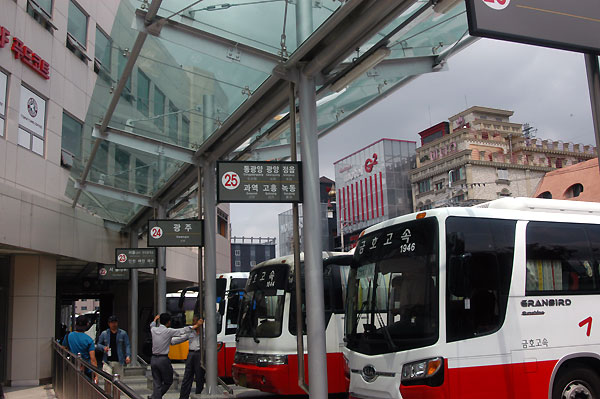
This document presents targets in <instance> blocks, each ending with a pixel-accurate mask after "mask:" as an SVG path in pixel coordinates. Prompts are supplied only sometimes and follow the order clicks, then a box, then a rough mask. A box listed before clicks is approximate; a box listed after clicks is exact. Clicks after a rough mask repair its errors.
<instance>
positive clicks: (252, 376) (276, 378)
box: [232, 363, 298, 395]
mask: <svg viewBox="0 0 600 399" xmlns="http://www.w3.org/2000/svg"><path fill="white" fill-rule="evenodd" d="M288 370H289V367H288V366H287V365H282V366H269V367H258V366H254V365H251V364H238V363H234V364H233V373H232V374H233V380H234V381H235V383H236V384H237V385H239V386H242V387H246V388H254V389H258V390H261V391H263V392H271V393H275V394H279V395H290V394H295V393H297V392H295V390H293V389H292V384H291V383H290V381H289V375H288ZM294 386H295V387H296V388H298V387H297V383H296V382H295V381H294Z"/></svg>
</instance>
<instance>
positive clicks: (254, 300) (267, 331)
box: [233, 252, 352, 395]
mask: <svg viewBox="0 0 600 399" xmlns="http://www.w3.org/2000/svg"><path fill="white" fill-rule="evenodd" d="M301 259H303V257H301ZM351 261H352V255H348V254H344V253H342V252H337V253H328V252H323V283H324V298H325V321H326V348H327V381H328V386H329V392H330V393H339V392H347V390H348V385H347V379H346V378H345V377H344V371H343V365H344V362H343V355H342V348H343V346H344V342H343V337H344V322H343V316H344V298H345V283H346V281H347V275H348V271H349V268H350V267H349V264H350V262H351ZM302 265H303V264H302ZM294 266H295V265H294V257H293V256H286V257H280V258H276V259H272V260H268V261H266V262H263V263H260V264H258V265H256V266H255V267H254V268H253V269H252V270H251V271H250V277H249V278H248V283H247V285H246V293H245V294H244V299H243V302H242V309H241V314H240V322H239V328H238V332H237V339H238V344H237V349H238V350H237V352H236V354H235V363H234V365H233V379H234V381H235V383H236V384H238V385H241V386H245V387H248V388H255V389H259V390H261V391H264V392H272V393H276V394H279V395H299V394H304V391H303V390H302V389H301V388H300V387H299V386H298V356H297V347H296V344H297V336H296V333H297V323H296V288H295V278H294ZM302 269H303V266H301V270H302ZM303 274H304V273H303V270H302V275H303ZM302 280H304V278H302ZM302 285H304V284H302ZM303 291H304V288H303ZM302 298H303V301H302V309H303V313H304V309H305V307H306V305H305V303H306V301H305V299H304V298H305V296H304V292H303V293H302ZM302 330H303V334H304V348H306V326H303V328H302ZM305 350H306V349H305ZM304 356H305V363H304V364H305V373H306V375H308V371H307V370H308V369H307V356H306V352H305V355H304ZM308 383H309V385H310V381H308Z"/></svg>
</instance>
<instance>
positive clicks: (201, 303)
mask: <svg viewBox="0 0 600 399" xmlns="http://www.w3.org/2000/svg"><path fill="white" fill-rule="evenodd" d="M202 193H203V190H202V168H198V219H202ZM203 233H204V232H203ZM203 276H204V270H203V264H202V247H198V308H199V309H198V312H200V314H199V315H198V316H199V317H200V318H201V319H204V291H203V289H204V286H203ZM194 310H195V309H194ZM200 333H201V334H202V337H204V327H203V326H200ZM200 358H201V360H202V364H204V365H206V363H205V362H204V360H205V359H204V341H203V340H200ZM205 369H206V367H205Z"/></svg>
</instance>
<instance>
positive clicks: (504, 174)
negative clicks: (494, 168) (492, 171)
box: [498, 169, 508, 180]
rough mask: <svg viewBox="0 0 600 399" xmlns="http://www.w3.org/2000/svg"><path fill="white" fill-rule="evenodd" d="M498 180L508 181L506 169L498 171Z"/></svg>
mask: <svg viewBox="0 0 600 399" xmlns="http://www.w3.org/2000/svg"><path fill="white" fill-rule="evenodd" d="M498 180H508V169H498Z"/></svg>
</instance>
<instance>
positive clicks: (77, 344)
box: [61, 316, 98, 378]
mask: <svg viewBox="0 0 600 399" xmlns="http://www.w3.org/2000/svg"><path fill="white" fill-rule="evenodd" d="M87 327H88V320H87V317H85V316H79V317H78V318H77V320H75V331H74V332H71V333H68V334H67V335H65V337H64V338H63V340H62V343H61V345H62V346H63V347H65V348H67V349H68V350H69V351H71V352H72V353H74V354H76V355H77V354H81V358H82V359H83V360H86V361H88V362H89V363H91V364H92V366H94V367H98V362H96V351H95V345H94V340H93V339H91V338H90V337H89V336H88V335H87V334H86V333H85V331H86V330H87ZM85 375H87V376H88V377H90V378H91V377H92V371H91V370H90V369H88V368H85Z"/></svg>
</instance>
